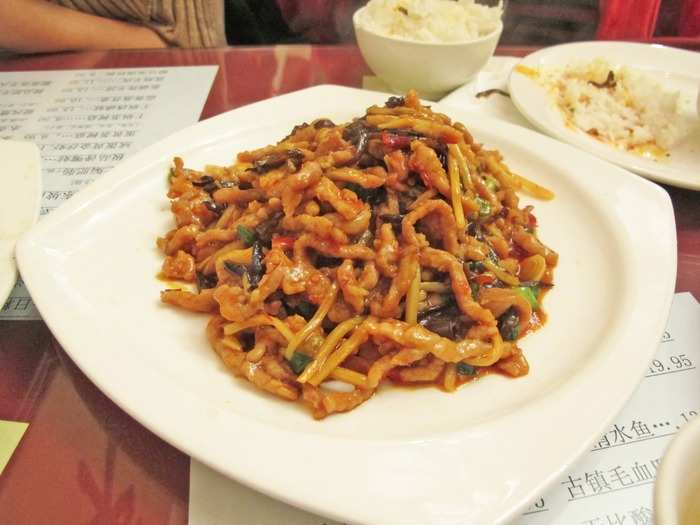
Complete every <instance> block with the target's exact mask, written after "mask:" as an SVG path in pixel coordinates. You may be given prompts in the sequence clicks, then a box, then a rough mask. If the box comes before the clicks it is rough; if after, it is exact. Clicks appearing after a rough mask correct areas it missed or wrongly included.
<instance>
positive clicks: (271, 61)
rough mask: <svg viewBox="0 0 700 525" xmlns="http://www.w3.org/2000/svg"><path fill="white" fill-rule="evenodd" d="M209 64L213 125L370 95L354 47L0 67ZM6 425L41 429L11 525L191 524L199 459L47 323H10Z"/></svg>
mask: <svg viewBox="0 0 700 525" xmlns="http://www.w3.org/2000/svg"><path fill="white" fill-rule="evenodd" d="M531 50H532V48H524V47H519V48H506V47H503V48H499V50H498V53H499V54H504V55H516V56H522V55H524V54H526V53H528V52H529V51H531ZM203 64H215V65H218V66H219V72H218V74H217V76H216V79H215V81H214V85H213V87H212V90H211V92H210V94H209V98H208V99H207V102H206V105H205V106H204V110H203V112H202V116H201V118H202V119H204V118H208V117H212V116H214V115H217V114H219V113H221V112H224V111H227V110H230V109H233V108H236V107H238V106H241V105H244V104H248V103H251V102H255V101H258V100H263V99H266V98H269V97H272V96H274V95H278V94H281V93H286V92H289V91H295V90H297V89H302V88H305V87H308V86H312V85H316V84H324V83H333V84H342V85H347V86H355V87H359V86H360V85H361V83H362V76H363V75H365V74H367V73H368V69H367V66H366V65H365V63H364V61H363V60H362V57H361V56H360V54H359V52H358V50H357V48H355V47H352V46H340V47H331V46H328V47H326V46H278V47H263V48H227V49H214V50H158V51H138V52H135V51H110V52H89V53H63V54H54V55H38V56H27V57H19V58H11V59H5V60H4V61H0V71H37V70H56V69H83V68H116V67H147V66H184V65H203ZM665 189H666V190H667V191H668V192H669V194H670V195H671V199H672V200H673V205H674V210H675V215H676V228H677V234H678V274H677V281H676V291H679V292H682V291H690V292H692V293H693V294H694V295H695V296H696V297H698V298H700V192H692V191H687V190H681V189H676V188H671V187H667V188H665ZM649 278H650V279H653V278H654V269H653V268H650V269H649ZM106 358H108V356H106ZM0 419H5V420H13V421H26V422H29V423H30V425H29V428H28V430H27V432H26V434H25V435H24V438H23V439H22V441H21V443H20V446H19V447H18V449H17V450H16V452H15V454H14V456H13V457H12V459H11V461H10V463H9V464H8V466H7V467H6V469H5V472H4V473H3V474H2V475H0V523H3V524H4V523H7V524H16V525H23V524H31V525H41V524H52V525H53V524H63V523H66V524H71V525H73V524H88V523H90V524H114V525H117V524H119V525H132V524H133V525H138V524H140V525H146V524H151V523H153V524H168V525H179V524H186V523H187V500H188V489H189V475H188V473H189V458H188V457H187V456H186V455H184V454H183V453H181V452H179V451H178V450H176V449H174V448H173V447H171V446H170V445H168V444H167V443H165V442H163V441H162V440H161V439H159V438H158V437H156V436H155V435H153V434H152V433H151V432H149V431H148V430H146V429H145V428H144V427H142V426H141V425H140V424H139V423H137V422H135V421H134V420H133V419H132V418H131V417H130V416H128V415H127V414H126V413H124V412H123V411H122V410H121V409H119V408H118V407H117V406H116V405H115V404H114V403H112V402H111V401H110V400H109V399H107V398H106V397H105V396H104V394H102V393H101V392H100V391H99V390H98V389H97V388H96V387H95V386H94V385H93V384H92V383H91V382H90V381H89V380H88V379H87V378H86V377H85V376H84V375H83V373H82V372H81V371H80V370H78V369H77V367H76V366H75V365H74V364H73V363H72V361H71V360H70V359H69V358H68V357H67V355H66V354H65V353H64V351H63V350H62V349H61V348H60V347H59V345H58V343H57V342H56V341H55V339H54V338H53V336H52V335H51V333H50V332H49V330H48V328H47V327H46V325H45V324H44V323H43V322H41V321H3V322H0Z"/></svg>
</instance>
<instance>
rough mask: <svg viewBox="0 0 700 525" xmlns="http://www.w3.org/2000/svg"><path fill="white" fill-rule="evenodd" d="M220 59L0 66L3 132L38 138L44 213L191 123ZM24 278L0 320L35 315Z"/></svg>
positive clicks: (0, 125) (6, 136)
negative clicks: (0, 69)
mask: <svg viewBox="0 0 700 525" xmlns="http://www.w3.org/2000/svg"><path fill="white" fill-rule="evenodd" d="M217 69H218V67H217V66H191V67H164V68H124V69H93V70H72V71H31V72H9V73H0V138H2V139H14V140H27V141H31V142H35V143H36V144H37V146H38V147H39V150H40V152H41V158H42V179H43V194H42V202H41V211H40V213H41V215H46V214H47V213H49V212H50V211H51V210H52V209H53V208H55V207H57V206H58V205H60V204H61V203H62V202H63V201H65V200H66V199H68V198H70V197H71V196H72V195H73V194H74V193H75V192H77V191H78V190H80V189H81V188H82V187H84V186H85V185H87V184H89V183H90V182H92V181H93V180H94V179H95V178H97V177H99V176H100V175H102V174H103V173H105V172H106V171H108V170H109V169H110V168H112V167H113V166H114V165H116V164H117V163H119V162H120V161H121V160H122V159H124V158H126V157H127V156H128V155H130V154H132V153H134V152H136V151H138V150H139V149H142V148H144V147H145V146H147V145H149V144H152V143H153V142H156V141H157V140H159V139H161V138H163V137H165V136H167V135H169V134H170V133H172V132H174V131H177V130H178V129H180V128H183V127H185V126H188V125H191V124H194V123H196V122H197V121H198V120H199V115H200V114H201V112H202V108H203V107H204V102H205V101H206V99H207V96H208V94H209V90H210V88H211V85H212V82H213V80H214V77H215V75H216V72H217ZM38 317H39V316H38V312H37V311H36V309H35V308H34V305H33V303H32V301H31V299H30V298H29V294H28V293H27V291H26V288H25V287H24V286H23V284H22V283H21V282H19V283H18V284H17V286H15V289H14V290H13V292H12V294H11V295H10V298H9V299H8V301H7V302H6V303H5V305H4V307H3V308H2V310H1V311H0V320H5V319H37V318H38Z"/></svg>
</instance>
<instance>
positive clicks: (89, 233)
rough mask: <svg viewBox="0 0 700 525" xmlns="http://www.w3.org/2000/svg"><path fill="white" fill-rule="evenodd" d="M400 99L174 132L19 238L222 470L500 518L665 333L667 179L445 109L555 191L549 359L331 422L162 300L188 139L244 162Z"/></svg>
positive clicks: (111, 388)
mask: <svg viewBox="0 0 700 525" xmlns="http://www.w3.org/2000/svg"><path fill="white" fill-rule="evenodd" d="M384 98H385V95H382V94H378V93H371V92H366V91H360V90H355V89H349V88H341V87H336V86H320V87H315V88H311V89H307V90H304V91H299V92H296V93H292V94H289V95H284V96H280V97H277V98H273V99H270V100H267V101H264V102H259V103H256V104H253V105H250V106H246V107H243V108H239V109H237V110H234V111H231V112H229V113H225V114H223V115H220V116H218V117H215V118H213V119H210V120H207V121H204V122H201V123H199V124H197V125H195V126H192V127H190V128H187V129H184V130H182V131H180V132H178V133H175V134H174V135H172V136H171V137H169V138H167V139H165V140H163V141H161V142H159V143H157V144H155V145H153V146H151V147H149V148H147V149H145V150H143V151H142V152H140V153H138V154H136V155H134V156H133V157H131V158H130V159H128V160H127V161H125V162H124V163H123V164H121V165H119V166H118V167H116V168H115V169H114V170H113V171H111V172H110V173H109V174H107V175H106V176H104V177H103V178H101V179H100V180H98V181H97V182H95V183H94V184H93V185H92V186H90V187H88V188H87V189H85V190H84V191H82V192H81V193H79V194H78V195H76V196H74V197H73V198H72V199H71V200H70V201H68V202H67V203H66V204H65V205H63V206H61V207H60V208H59V209H58V210H56V211H55V212H53V213H52V214H51V215H50V216H48V217H47V218H46V219H45V220H44V221H42V222H41V223H40V224H38V225H37V226H36V227H35V228H34V229H33V230H31V231H30V232H29V233H28V234H27V235H26V236H25V237H24V238H23V239H22V240H21V242H20V243H19V245H18V261H19V266H20V269H21V272H22V277H23V278H24V280H25V282H26V284H27V287H28V288H29V290H30V292H31V294H32V297H33V299H34V301H35V302H36V304H37V306H38V308H39V310H40V312H41V314H42V315H43V317H44V319H45V320H46V322H47V323H48V325H49V327H50V328H51V330H52V331H53V333H54V334H55V335H56V337H57V338H58V340H59V341H60V343H61V344H62V345H63V347H64V348H65V349H66V351H67V352H68V353H69V354H70V356H71V357H72V358H73V359H74V360H75V362H76V363H77V364H78V366H80V367H81V369H82V370H83V371H84V372H85V374H86V375H87V376H88V377H89V378H90V379H91V380H92V381H94V383H95V384H96V385H97V386H98V387H99V388H101V389H102V390H103V391H104V392H105V393H106V394H107V395H108V396H110V397H111V398H112V399H113V400H114V402H115V403H117V404H118V405H119V406H121V407H122V408H123V409H124V410H126V411H127V412H128V413H130V414H131V415H132V416H133V417H135V418H136V419H138V420H139V421H140V422H141V423H143V424H144V425H145V426H146V427H148V428H149V429H151V430H152V431H154V432H155V433H157V434H158V435H159V436H161V437H162V438H163V439H165V440H167V441H169V442H170V443H172V444H173V445H175V446H176V447H178V448H180V449H181V450H183V451H185V452H186V453H188V454H190V455H192V456H193V457H195V458H197V459H198V460H200V461H202V462H204V463H206V464H207V465H209V466H211V467H213V468H215V469H217V470H219V471H220V472H222V473H224V474H226V475H228V476H231V477H232V478H235V479H236V480H238V481H240V482H242V483H245V484H247V485H249V486H251V487H253V488H255V489H258V490H261V491H263V492H265V493H267V494H269V495H272V496H274V497H276V498H279V499H282V500H284V501H285V502H287V503H292V504H294V505H298V506H300V507H304V508H306V509H308V510H310V511H312V512H315V513H318V514H321V515H325V516H329V517H332V518H337V519H339V520H346V521H350V522H353V523H365V524H370V523H372V524H382V525H392V524H396V525H399V524H401V525H404V524H406V523H420V524H421V525H428V524H440V525H449V524H457V523H459V524H465V523H475V524H476V523H492V522H499V523H500V522H503V521H504V520H507V519H509V518H511V517H513V516H514V515H516V513H517V512H518V511H519V510H520V509H522V508H523V507H524V506H525V505H527V503H528V502H529V500H531V499H533V498H534V497H535V496H536V495H538V493H539V492H540V491H542V490H543V489H544V488H545V486H546V485H547V483H548V482H550V481H552V480H553V479H555V478H556V477H557V475H558V474H560V473H561V472H562V470H563V469H564V468H566V467H567V466H568V465H570V464H571V462H572V461H574V460H575V459H576V458H577V457H578V456H579V455H580V454H581V453H583V452H584V451H585V450H586V449H587V448H588V447H589V446H590V444H591V443H592V442H593V440H594V439H595V438H596V437H597V436H598V435H599V434H600V433H601V432H602V431H603V430H604V429H605V428H606V426H607V424H608V423H609V422H610V421H611V419H612V418H613V416H614V415H615V414H616V412H617V411H618V410H619V409H620V408H621V407H622V405H623V403H624V402H625V401H626V400H627V399H628V397H629V396H630V395H631V394H632V392H633V390H634V388H635V386H636V385H637V383H638V381H639V380H640V378H641V377H642V375H643V373H644V370H645V368H646V366H647V362H648V360H649V359H650V358H651V357H652V354H653V353H654V351H655V349H656V347H657V344H658V342H659V340H660V337H661V333H662V331H663V328H664V325H665V321H666V317H667V315H668V312H669V308H670V304H671V298H672V294H673V287H674V282H675V271H676V239H675V224H674V218H673V210H672V207H671V202H670V200H669V198H668V195H667V194H666V193H665V192H664V191H663V190H662V189H660V188H659V187H657V186H655V185H654V184H652V183H649V182H647V181H645V180H643V179H640V178H638V177H633V176H630V174H629V173H627V172H625V171H624V170H622V169H619V168H616V167H614V166H612V165H610V164H608V163H606V162H604V161H601V160H598V159H596V158H594V157H592V156H590V155H588V154H586V153H583V152H581V151H579V150H577V149H575V148H573V147H571V146H567V145H565V144H561V143H559V142H556V141H554V140H551V139H549V138H547V137H544V136H542V135H539V134H537V133H534V132H531V131H528V130H525V129H522V128H519V127H517V126H512V125H509V124H506V123H502V122H499V121H496V120H490V119H487V118H481V117H479V118H478V119H476V118H474V117H469V116H468V114H465V113H462V112H460V111H459V110H457V109H448V110H445V111H447V112H449V114H450V115H451V116H452V117H453V118H455V119H457V120H460V119H461V120H464V122H465V124H466V125H467V126H468V127H469V128H470V130H471V131H472V132H473V134H474V136H475V137H477V140H479V141H482V142H484V143H485V144H486V145H487V146H489V147H497V148H499V149H500V150H501V151H502V152H503V154H504V155H505V158H506V161H507V162H508V163H509V165H510V166H511V167H512V168H513V169H514V170H516V171H518V172H520V173H522V174H524V175H525V176H528V177H530V178H533V179H535V180H536V181H537V182H539V183H541V184H544V185H545V186H548V187H549V188H551V189H552V190H554V191H555V193H556V194H557V197H556V199H555V200H553V201H551V202H540V201H535V202H534V204H535V206H536V214H537V217H538V220H539V224H540V225H541V226H540V237H541V238H542V239H543V241H544V242H545V243H547V244H548V245H550V246H551V247H552V248H553V249H555V250H557V251H558V252H559V254H560V263H559V266H558V267H557V269H556V273H555V283H556V286H555V288H554V289H553V290H552V291H551V292H550V293H549V294H548V295H547V297H546V299H545V309H546V310H547V312H548V314H549V320H548V322H547V324H546V326H545V327H544V328H543V329H541V330H540V331H538V332H536V333H535V334H532V335H529V336H528V337H526V338H525V339H524V340H523V341H522V346H523V347H524V349H525V352H526V355H527V357H528V360H529V361H530V364H531V372H530V374H529V375H528V376H526V377H524V378H521V379H517V380H509V379H505V378H502V377H498V376H489V377H486V378H483V379H481V380H479V381H478V382H476V383H474V384H470V385H467V386H465V387H463V388H461V389H460V390H459V391H458V392H456V393H455V394H445V393H443V392H441V391H439V390H437V389H414V390H406V389H398V388H384V389H382V391H381V392H379V393H378V394H377V395H375V396H374V398H373V399H372V400H370V401H369V402H367V403H365V404H364V405H362V406H361V407H360V408H358V409H356V410H354V411H352V412H350V413H348V414H344V415H336V416H332V417H330V418H328V419H325V420H323V421H314V420H313V419H312V418H311V417H310V416H309V414H308V413H307V412H306V411H305V410H304V409H302V408H301V407H299V406H298V405H296V404H291V403H286V402H284V401H280V400H278V399H274V398H272V397H270V396H267V395H264V394H262V393H260V392H258V391H256V390H254V389H253V388H252V387H251V386H250V385H249V384H247V383H246V382H244V381H242V380H239V379H236V378H234V377H232V375H231V374H230V373H229V372H228V371H227V370H226V369H225V367H224V365H223V364H222V363H221V362H220V360H219V358H218V357H217V356H216V355H215V353H214V352H213V351H212V350H211V349H210V348H209V346H208V344H207V342H206V340H205V336H204V327H205V324H206V321H207V316H197V315H193V314H188V313H184V312H180V311H177V310H175V309H172V308H169V307H167V306H164V305H162V304H160V303H159V298H158V294H159V291H160V289H161V288H162V287H163V283H162V282H159V281H158V280H157V279H156V278H155V276H156V274H157V272H158V271H159V268H160V265H161V262H162V258H161V255H160V254H159V253H158V251H157V250H156V247H155V239H156V237H157V236H159V235H162V234H163V233H164V232H166V231H167V230H168V229H169V228H171V227H172V218H171V216H170V212H169V203H168V200H167V198H166V196H165V193H166V173H167V170H168V166H169V165H170V162H171V159H172V157H173V156H174V155H180V156H182V157H184V159H185V163H186V165H188V166H192V167H202V166H203V165H204V164H207V163H212V164H223V163H231V162H232V159H233V158H234V156H235V154H236V153H237V152H238V151H240V150H242V149H248V148H253V147H259V146H263V145H265V144H269V143H272V142H275V141H277V140H279V139H281V138H282V137H284V136H285V135H287V133H288V132H289V130H290V129H291V128H292V126H293V125H294V124H298V123H300V122H302V121H310V120H312V119H314V118H317V117H321V116H325V117H328V118H331V119H333V120H334V121H336V122H344V121H347V120H350V118H351V117H353V116H358V115H362V114H364V110H365V108H366V107H367V106H369V105H371V104H374V103H382V102H383V100H384ZM436 109H437V110H440V109H441V108H440V107H439V106H436ZM524 200H525V201H526V202H528V200H527V199H524Z"/></svg>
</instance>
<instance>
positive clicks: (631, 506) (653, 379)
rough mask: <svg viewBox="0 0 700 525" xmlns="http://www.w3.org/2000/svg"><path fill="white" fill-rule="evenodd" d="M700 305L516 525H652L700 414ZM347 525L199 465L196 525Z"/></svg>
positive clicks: (686, 299) (670, 329)
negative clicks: (666, 456) (673, 463)
mask: <svg viewBox="0 0 700 525" xmlns="http://www.w3.org/2000/svg"><path fill="white" fill-rule="evenodd" d="M698 343H700V304H699V303H698V302H697V301H696V300H695V299H694V298H693V296H692V295H691V294H689V293H682V294H677V295H676V296H675V297H674V300H673V306H672V309H671V315H670V318H669V321H668V324H667V328H666V331H665V332H664V337H663V339H662V341H661V343H660V345H659V349H658V351H657V354H656V356H655V358H654V359H653V360H652V362H651V363H650V365H649V368H648V370H647V374H646V377H645V378H644V379H643V380H642V382H641V384H640V385H639V387H638V389H637V391H636V392H635V394H634V396H633V397H632V399H631V400H630V401H629V403H628V404H627V405H626V406H625V408H624V410H623V411H622V412H621V413H620V414H619V416H618V417H617V418H616V419H615V422H614V423H613V425H612V426H611V427H610V429H609V430H608V431H607V432H606V433H605V434H603V435H602V436H601V437H600V438H599V439H598V440H597V442H596V443H595V445H594V447H593V448H592V450H591V451H590V452H589V453H588V454H587V455H586V456H585V457H583V458H582V459H581V460H580V461H578V462H577V463H576V464H575V465H574V466H573V467H572V468H571V469H569V471H568V472H567V473H566V474H565V475H564V476H562V478H561V479H560V480H558V481H557V482H556V483H555V484H554V485H553V486H552V487H551V488H550V489H549V491H547V493H546V494H544V495H543V496H542V497H541V498H538V499H537V500H536V501H535V502H533V503H532V505H531V506H530V507H529V508H528V509H527V510H526V511H525V513H524V514H523V515H522V516H521V517H520V518H518V519H516V520H515V521H514V522H513V524H515V525H545V524H546V525H550V524H553V525H564V524H565V525H651V524H652V523H653V518H652V494H653V483H654V480H655V478H656V472H657V469H658V467H659V465H660V462H661V458H662V456H663V453H664V450H665V448H666V447H667V446H668V444H669V442H670V441H671V439H672V438H673V436H674V435H675V434H676V432H677V431H678V430H679V429H680V428H682V427H683V425H684V424H685V423H686V422H688V421H689V420H690V419H692V418H693V417H695V416H696V415H697V413H698V411H700V371H699V370H698V368H697V366H698V363H699V362H700V344H698ZM251 523H255V524H256V525H277V524H279V523H285V524H288V525H339V524H338V522H336V521H333V520H329V519H324V518H322V517H319V516H315V515H313V514H310V513H308V512H305V511H302V510H299V509H297V508H294V507H290V506H288V505H285V504H284V503H282V502H279V501H276V500H273V499H271V498H269V497H267V496H264V495H262V494H260V493H258V492H255V491H253V490H251V489H249V488H247V487H244V486H243V485H240V484H238V483H236V482H234V481H232V480H230V479H227V478H226V477H224V476H222V475H221V474H218V473H217V472H215V471H213V470H211V469H209V468H208V467H206V466H204V465H202V464H201V463H198V462H197V461H195V460H192V461H191V463H190V501H189V524H190V525H205V524H206V525H224V524H226V525H248V524H251Z"/></svg>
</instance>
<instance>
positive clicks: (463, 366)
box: [457, 362, 476, 376]
mask: <svg viewBox="0 0 700 525" xmlns="http://www.w3.org/2000/svg"><path fill="white" fill-rule="evenodd" d="M457 373H458V374H460V375H463V376H473V375H474V374H476V367H475V366H472V365H470V364H467V363H464V362H461V363H457Z"/></svg>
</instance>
